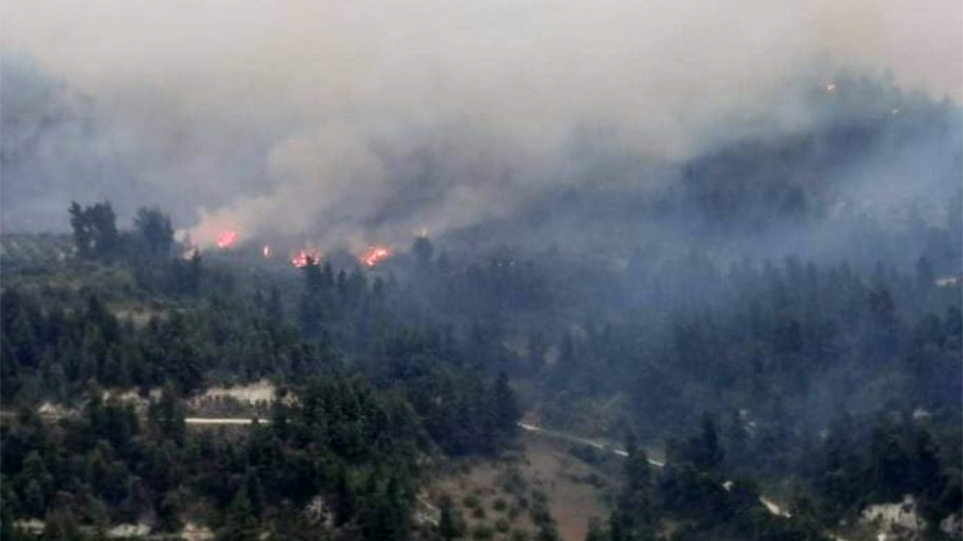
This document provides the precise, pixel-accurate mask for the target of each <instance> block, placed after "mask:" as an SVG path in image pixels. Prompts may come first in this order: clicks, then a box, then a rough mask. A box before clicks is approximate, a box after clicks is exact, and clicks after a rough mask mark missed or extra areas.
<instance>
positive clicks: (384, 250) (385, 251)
mask: <svg viewBox="0 0 963 541" xmlns="http://www.w3.org/2000/svg"><path fill="white" fill-rule="evenodd" d="M389 257H391V249H390V248H388V247H387V246H372V247H370V248H368V251H367V252H365V253H364V255H362V256H361V257H360V259H361V262H362V263H364V264H365V266H368V267H374V266H375V265H377V264H378V263H381V262H382V261H384V260H385V259H387V258H389Z"/></svg>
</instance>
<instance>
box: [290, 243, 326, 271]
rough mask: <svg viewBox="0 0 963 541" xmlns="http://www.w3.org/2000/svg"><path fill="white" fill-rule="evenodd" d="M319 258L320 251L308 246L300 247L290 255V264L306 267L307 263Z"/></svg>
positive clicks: (314, 261) (315, 261) (316, 260)
mask: <svg viewBox="0 0 963 541" xmlns="http://www.w3.org/2000/svg"><path fill="white" fill-rule="evenodd" d="M320 259H321V252H319V251H317V250H312V249H310V248H302V249H300V250H298V251H297V253H295V254H294V255H293V256H291V264H292V265H294V266H295V267H297V268H299V269H300V268H302V267H307V266H308V263H317V262H318V260H320Z"/></svg>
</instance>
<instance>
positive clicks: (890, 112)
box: [889, 107, 900, 115]
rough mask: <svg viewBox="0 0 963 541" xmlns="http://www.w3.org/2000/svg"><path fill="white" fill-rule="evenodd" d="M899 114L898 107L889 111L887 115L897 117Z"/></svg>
mask: <svg viewBox="0 0 963 541" xmlns="http://www.w3.org/2000/svg"><path fill="white" fill-rule="evenodd" d="M899 113H900V108H899V107H893V108H892V109H890V110H889V114H891V115H898V114H899Z"/></svg>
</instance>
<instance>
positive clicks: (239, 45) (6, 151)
mask: <svg viewBox="0 0 963 541" xmlns="http://www.w3.org/2000/svg"><path fill="white" fill-rule="evenodd" d="M926 8H927V9H923V7H921V6H920V4H919V3H918V2H909V1H905V0H901V1H894V2H885V3H880V2H874V1H862V0H859V1H852V2H838V1H816V2H811V1H810V2H804V1H801V0H798V1H796V0H794V1H790V2H779V3H772V2H743V1H736V0H719V1H714V2H699V3H694V2H693V3H688V2H675V1H667V0H658V1H655V2H644V3H643V2H623V1H615V0H603V1H601V2H591V3H575V2H564V1H560V0H558V1H553V0H533V1H529V2H510V1H502V0H478V1H475V2H448V1H440V0H415V1H412V2H404V3H384V2H371V1H361V2H352V3H334V2H331V3H327V2H319V3H309V2H297V1H283V2H272V3H262V2H232V1H217V2H209V3H204V4H198V3H196V2H176V1H175V2H153V3H143V2H137V3H134V2H130V3H126V2H108V1H94V2H87V3H84V4H83V5H81V4H79V3H77V4H72V3H68V4H63V3H57V4H55V5H54V4H53V3H47V2H42V1H41V2H36V1H32V2H26V1H10V2H4V4H3V7H2V10H3V13H2V14H3V18H4V33H3V36H2V44H3V50H4V54H3V63H2V68H0V75H2V82H0V92H2V100H0V107H2V127H3V147H2V158H3V160H2V171H0V172H2V177H3V186H2V192H0V203H2V226H3V228H4V229H5V230H12V229H22V228H28V229H58V228H59V229H62V228H64V227H65V226H66V219H65V212H64V209H65V208H66V206H67V205H68V204H69V201H70V200H72V199H77V200H84V201H90V200H95V199H106V198H109V199H111V200H112V201H113V202H114V203H115V207H117V208H118V210H120V211H121V214H122V216H123V215H124V213H127V214H129V213H130V212H132V211H133V209H134V208H135V207H136V206H138V205H142V204H157V205H160V206H162V207H164V208H166V209H168V210H170V211H171V212H172V213H173V215H174V218H175V221H176V223H177V224H178V225H179V226H180V227H181V228H182V229H184V230H189V231H191V233H192V235H193V236H194V238H195V239H196V240H199V241H201V242H210V241H212V240H213V239H214V238H215V236H216V234H217V233H218V232H219V231H220V230H223V229H234V230H237V231H239V232H240V233H241V235H242V237H245V238H254V237H258V236H267V235H280V236H289V237H297V238H302V239H305V240H311V241H314V242H316V243H318V244H322V245H324V244H332V243H339V244H346V245H348V246H359V245H363V244H367V243H372V242H389V243H391V242H401V241H403V240H407V239H409V238H410V236H411V235H412V234H414V233H415V232H417V231H420V230H422V229H427V230H428V231H429V232H431V233H432V234H440V233H444V232H447V231H455V230H466V228H471V227H473V226H479V225H481V224H490V223H505V222H512V223H516V222H518V221H519V217H518V214H519V213H523V214H524V213H529V212H532V209H533V208H537V207H539V206H540V205H541V204H542V202H544V201H546V198H547V197H548V198H550V197H553V196H555V195H557V194H559V193H561V192H563V191H565V190H569V189H575V190H577V191H579V192H580V193H583V195H580V197H586V198H589V199H591V197H594V196H591V195H585V194H592V193H595V192H597V191H599V190H603V191H604V190H615V191H617V192H619V193H623V192H624V193H629V194H634V195H633V197H642V198H643V199H644V200H649V199H647V198H649V197H652V198H655V199H660V198H664V197H665V195H664V194H665V193H666V191H667V190H668V191H671V190H673V189H675V188H674V186H676V185H677V183H678V182H679V180H680V178H684V176H685V170H686V168H687V167H688V165H687V164H690V163H692V162H693V161H696V162H698V160H700V159H701V158H702V157H704V156H707V155H712V154H713V153H716V152H718V151H719V149H725V148H731V147H732V146H733V145H739V144H740V142H741V141H752V140H756V141H768V140H774V139H776V140H778V139H780V138H790V139H791V138H792V137H797V136H799V134H806V133H812V132H813V131H817V132H818V131H820V130H824V129H825V126H826V123H827V122H828V120H827V119H834V118H840V117H842V118H850V117H852V118H857V119H865V118H867V117H872V116H873V115H877V114H878V113H880V111H884V112H887V113H888V112H889V111H891V110H895V109H900V111H898V112H897V113H894V115H898V114H905V112H904V111H903V110H904V109H905V110H910V109H912V108H913V107H914V106H913V104H914V103H918V102H920V103H924V104H929V105H925V106H924V105H920V106H917V110H921V109H924V108H926V107H929V106H930V105H932V106H933V107H938V103H937V102H938V101H939V100H940V99H941V98H942V96H950V99H951V100H958V99H959V98H960V96H961V95H963V82H961V72H960V66H961V64H963V61H961V55H963V52H961V47H960V46H961V33H960V28H961V24H960V22H961V19H963V18H961V6H959V5H956V3H953V2H939V1H935V0H934V1H933V2H928V3H926ZM844 69H852V70H854V71H856V72H860V73H863V72H870V73H874V74H880V73H881V72H884V71H888V72H889V73H891V74H892V77H893V78H894V84H893V85H891V86H890V87H885V88H889V90H885V91H881V90H880V88H878V87H873V88H868V89H866V92H873V95H872V96H870V97H868V98H867V96H865V95H864V96H862V97H860V95H859V94H854V93H853V92H852V89H850V88H842V87H840V88H838V89H836V88H835V87H833V88H832V90H830V89H829V88H830V85H834V84H837V83H836V82H835V81H836V80H837V78H839V74H840V72H841V70H844ZM882 77H883V78H884V79H885V76H882ZM851 80H852V81H854V84H856V83H855V82H856V81H858V79H857V78H852V79H851ZM896 88H902V89H904V90H903V91H900V90H896ZM844 90H845V91H846V92H847V94H846V96H848V97H847V98H846V99H847V100H849V101H848V104H847V105H846V106H845V109H842V106H841V105H839V104H835V105H834V102H832V101H830V100H837V101H839V99H838V96H839V95H841V93H842V92H843V91H844ZM914 91H918V92H920V93H927V94H930V95H932V96H935V97H936V98H935V100H936V101H935V102H934V101H931V100H929V99H928V98H925V97H914V94H913V92H914ZM881 92H882V93H883V94H886V93H887V92H888V94H887V95H881ZM863 103H866V104H869V105H866V106H865V107H868V108H869V109H870V110H862V109H861V108H862V107H863V105H862V104H863ZM941 111H942V112H941V113H939V114H938V116H939V117H940V118H949V119H950V121H949V122H950V124H951V126H950V128H948V129H947V130H946V132H945V133H942V134H941V135H940V136H938V137H934V136H933V135H932V133H922V134H917V135H919V137H917V138H916V139H913V140H911V141H902V140H901V141H895V142H892V141H890V142H885V141H884V142H876V143H874V144H873V146H872V147H871V148H872V149H873V150H874V152H878V154H874V155H865V156H859V159H858V160H848V161H846V162H845V163H840V164H839V166H840V168H837V169H831V170H830V169H826V170H818V171H817V170H816V169H813V173H814V174H815V173H816V172H818V173H820V174H826V175H834V176H838V178H836V179H832V180H834V181H838V183H839V184H845V188H840V189H839V190H836V191H833V193H832V197H835V198H837V199H834V200H833V201H834V202H835V203H834V204H835V205H836V207H839V206H841V205H842V206H845V205H853V204H855V203H853V202H858V203H859V204H860V205H865V206H866V207H867V208H868V209H869V210H868V211H867V212H870V213H877V214H887V213H890V210H889V209H890V206H891V205H892V204H894V202H899V203H900V205H902V207H905V206H906V205H905V204H911V203H913V202H914V201H917V200H919V199H920V197H922V196H925V195H926V194H936V196H935V197H934V198H935V199H936V200H937V201H939V200H940V199H945V194H944V192H945V189H946V186H947V182H946V179H947V178H948V176H949V175H952V174H954V173H955V172H956V169H954V167H956V165H957V163H958V150H959V145H958V143H959V130H958V117H959V109H958V108H957V107H956V106H954V105H946V106H945V107H944V109H942V110H941ZM894 133H899V134H904V135H905V134H911V133H915V132H912V130H909V129H908V128H907V129H901V130H895V131H894ZM914 137H916V135H914ZM833 140H835V139H833ZM953 145H957V146H956V147H954V146H953ZM894 148H896V149H897V152H896V155H897V156H898V159H894V158H893V157H892V155H891V154H890V155H888V154H886V153H887V152H890V151H891V150H892V149H894ZM814 156H822V155H821V154H818V153H817V154H814ZM934 162H935V165H934ZM820 180H826V181H829V180H830V179H820ZM844 181H845V182H844ZM934 190H943V191H934ZM640 193H641V194H643V195H642V196H639V195H638V194H640ZM867 194H874V198H872V199H870V198H868V197H867ZM952 195H953V194H951V196H952ZM827 197H829V196H828V195H827ZM924 199H925V198H924ZM904 203H905V204H904ZM928 204H929V203H925V204H924V205H923V206H926V205H928ZM829 206H832V205H829ZM936 206H939V205H936ZM902 207H901V208H902ZM601 208H602V209H605V210H604V213H608V210H607V209H609V207H605V206H602V207H601ZM873 209H875V210H873ZM583 210H584V209H583ZM690 210H691V211H693V212H696V211H697V210H698V209H696V208H689V207H685V208H683V209H682V211H680V212H683V211H690ZM613 212H614V211H613ZM588 214H589V213H583V214H582V215H580V216H588ZM930 214H931V215H932V216H933V218H932V219H933V220H935V221H941V220H942V221H945V219H944V218H943V217H941V214H945V210H944V209H942V208H937V209H935V210H934V211H933V212H932V213H930ZM680 216H683V217H680ZM684 216H685V215H679V214H675V215H673V216H672V217H671V220H669V221H665V220H663V221H660V222H659V224H660V227H665V228H668V229H672V228H675V227H676V226H679V225H680V224H681V225H682V226H685V227H688V225H687V224H689V222H690V220H688V219H686V218H685V217H684ZM554 218H560V219H562V218H564V219H568V220H570V221H571V222H573V223H578V222H579V219H577V217H560V216H559V217H554ZM641 222H644V223H641ZM546 223H553V224H557V223H558V222H555V221H549V222H546ZM640 223H641V225H639V227H638V228H636V229H633V230H632V231H633V232H637V231H638V230H639V229H642V228H643V226H644V227H645V228H650V229H651V226H652V225H653V224H652V223H651V222H649V221H640ZM522 225H524V224H522ZM575 229H578V227H575ZM568 232H569V231H568V230H565V231H564V233H565V234H568ZM562 233H563V232H562V231H561V230H560V231H558V232H557V234H559V235H560V234H562ZM573 233H574V232H573ZM633 234H634V233H633ZM774 234H775V233H774ZM780 234H786V233H780Z"/></svg>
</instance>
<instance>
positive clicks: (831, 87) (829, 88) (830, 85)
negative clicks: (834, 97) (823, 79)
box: [826, 82, 836, 92]
mask: <svg viewBox="0 0 963 541" xmlns="http://www.w3.org/2000/svg"><path fill="white" fill-rule="evenodd" d="M835 91H836V83H832V82H830V83H828V84H827V85H826V92H835Z"/></svg>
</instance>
